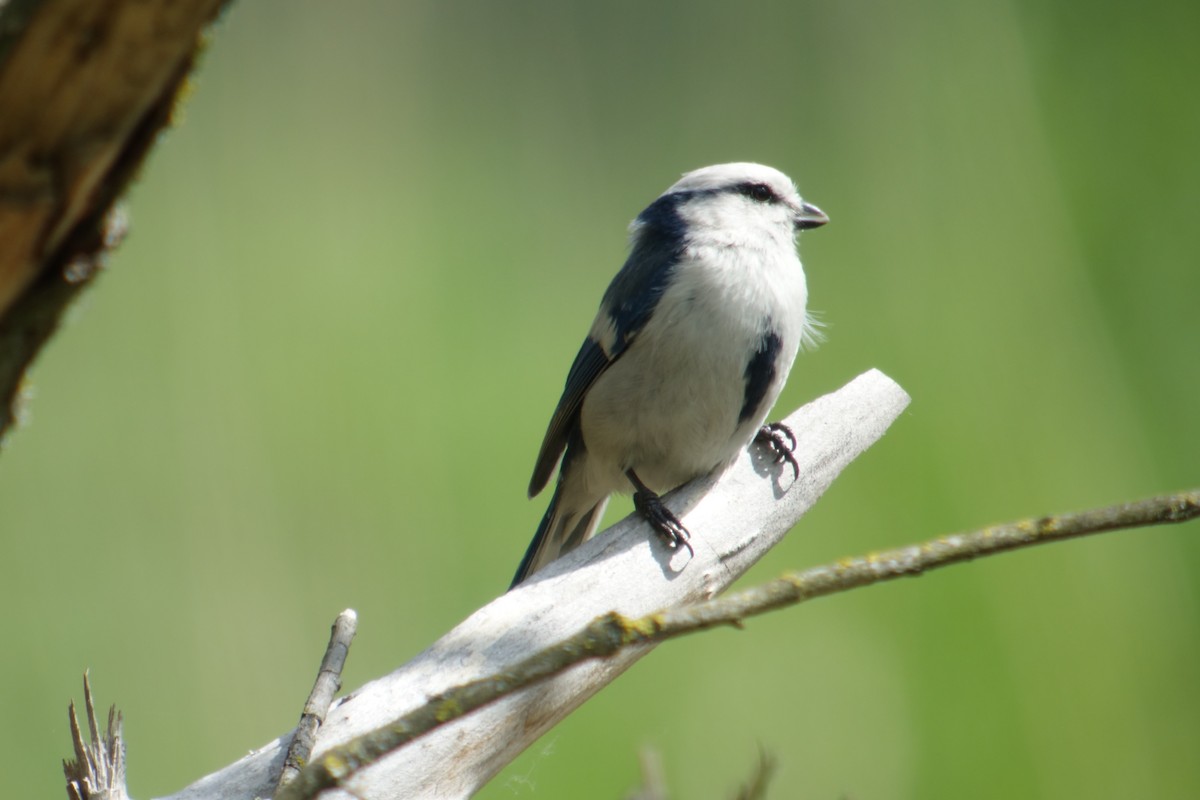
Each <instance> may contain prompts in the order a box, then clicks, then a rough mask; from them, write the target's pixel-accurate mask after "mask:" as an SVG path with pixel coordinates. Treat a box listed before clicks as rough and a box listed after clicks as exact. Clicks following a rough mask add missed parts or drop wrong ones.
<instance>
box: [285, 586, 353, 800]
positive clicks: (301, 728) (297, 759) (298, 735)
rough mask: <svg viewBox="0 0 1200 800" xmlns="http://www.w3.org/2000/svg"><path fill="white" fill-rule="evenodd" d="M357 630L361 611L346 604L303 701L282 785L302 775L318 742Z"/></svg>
mask: <svg viewBox="0 0 1200 800" xmlns="http://www.w3.org/2000/svg"><path fill="white" fill-rule="evenodd" d="M357 630H358V615H357V614H356V613H354V609H352V608H347V609H346V610H345V611H343V612H342V613H340V614H338V615H337V619H335V620H334V621H333V627H332V628H330V631H329V644H328V645H327V646H326V647H325V656H324V657H323V658H322V659H321V668H320V669H319V670H317V680H316V682H315V683H314V684H313V688H312V691H311V692H310V693H309V695H308V701H307V702H306V703H305V704H304V712H303V713H302V714H301V715H300V724H298V725H297V726H296V732H295V734H293V735H292V743H291V744H290V745H288V751H287V756H286V757H285V758H284V760H283V770H282V771H281V772H280V773H279V786H280V788H282V787H284V786H286V785H288V784H289V783H291V782H292V781H294V780H295V779H296V778H297V776H299V775H300V770H302V769H304V765H305V764H307V763H308V758H309V756H311V755H312V751H313V747H314V746H315V745H316V743H317V731H319V730H320V728H321V725H322V723H324V722H325V715H326V714H327V713H329V706H330V704H331V703H332V702H333V696H334V695H335V694H337V692H338V689H341V688H342V668H343V667H344V666H345V665H346V655H347V654H348V653H349V652H350V642H352V641H353V640H354V633H355V631H357Z"/></svg>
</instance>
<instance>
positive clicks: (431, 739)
mask: <svg viewBox="0 0 1200 800" xmlns="http://www.w3.org/2000/svg"><path fill="white" fill-rule="evenodd" d="M908 400H909V398H908V395H907V394H905V393H904V391H903V390H902V389H901V388H900V387H899V386H897V385H896V384H895V383H894V382H893V381H892V380H891V379H890V378H888V377H887V376H885V375H883V374H882V373H880V372H878V371H877V370H872V371H870V372H867V373H865V374H863V375H860V376H859V377H858V378H856V379H855V380H854V381H852V382H851V383H849V384H847V385H846V386H845V387H843V388H842V389H840V390H839V391H837V392H834V393H833V394H830V395H826V396H825V397H822V398H819V399H818V400H815V401H813V402H812V403H809V404H808V405H806V406H804V407H803V408H801V409H800V410H799V411H797V412H795V413H794V414H792V415H791V416H790V417H788V418H787V419H786V420H785V422H786V423H787V424H788V425H789V426H790V427H791V428H792V430H793V431H794V432H795V434H796V438H797V440H798V444H797V448H796V459H797V461H798V462H799V466H800V478H799V480H797V481H795V482H794V483H793V480H792V469H791V467H790V466H789V465H787V464H778V463H776V462H775V461H774V460H773V458H772V456H771V454H770V452H769V451H767V450H766V449H764V448H759V447H755V448H752V449H751V451H750V452H749V453H748V454H747V455H746V456H745V457H743V458H741V459H739V461H738V462H737V463H736V464H734V466H733V467H731V468H730V469H729V470H728V471H726V473H725V474H724V475H721V476H713V477H710V478H706V479H702V480H698V481H695V482H693V483H691V484H689V485H687V486H685V487H683V488H681V489H679V490H678V491H676V492H673V493H671V494H670V495H668V496H667V498H666V500H667V504H668V505H669V506H670V508H671V509H672V510H674V511H675V512H676V514H677V515H679V516H680V518H681V519H682V520H683V522H684V524H685V525H687V527H688V529H689V530H690V531H691V532H692V545H693V547H694V548H695V555H694V556H689V554H688V552H687V551H686V550H676V551H671V550H667V549H666V548H665V547H664V546H663V544H662V543H661V542H660V541H659V540H658V538H657V537H655V536H654V535H653V534H651V533H650V532H649V529H648V527H647V526H646V525H645V524H644V523H643V522H641V520H639V519H637V518H627V519H625V520H623V521H622V522H620V523H618V524H617V525H614V526H613V527H612V528H610V529H609V530H608V531H605V532H604V533H602V534H601V535H599V536H598V537H596V538H595V539H593V540H592V541H590V542H588V543H586V544H585V545H583V546H582V547H580V548H578V549H577V550H575V551H573V552H571V553H568V554H567V555H566V556H564V557H563V558H562V559H560V560H559V561H557V562H555V563H554V564H551V565H549V566H548V567H546V568H545V569H544V570H542V571H541V572H539V573H538V574H537V575H535V576H534V577H533V578H532V579H530V580H529V581H528V582H527V583H525V584H523V585H521V586H520V587H518V588H517V589H516V590H514V591H512V592H510V593H508V594H506V595H504V596H502V597H500V598H498V599H497V600H495V601H493V602H492V603H490V604H489V605H487V606H485V607H484V608H482V609H480V610H479V611H477V612H475V614H473V615H472V616H471V617H469V618H468V619H467V620H466V621H464V622H463V623H462V624H460V625H459V626H458V627H456V628H455V629H454V630H452V631H450V632H449V633H448V634H446V635H445V636H444V637H442V639H440V640H439V641H438V642H436V643H435V644H434V645H433V646H432V647H430V648H429V649H428V650H426V651H425V652H424V653H422V654H421V655H419V656H417V657H416V658H415V659H413V661H411V662H409V663H408V664H406V665H405V666H403V667H401V668H400V669H398V670H396V671H395V672H393V673H392V674H390V675H388V676H386V677H384V678H381V679H379V680H376V681H373V682H371V683H369V684H367V685H366V686H364V687H362V688H361V689H359V690H358V691H356V692H354V693H353V694H352V695H350V697H349V698H347V699H346V700H344V701H343V702H341V703H340V704H339V705H337V706H336V707H335V708H334V709H333V710H331V711H330V713H329V715H328V718H327V720H326V723H325V725H324V727H323V728H322V730H321V735H320V740H319V742H318V745H317V749H316V752H317V753H318V754H319V753H321V752H322V751H324V750H326V749H327V748H329V747H330V746H332V745H334V744H338V743H341V742H345V741H347V740H348V739H350V738H352V737H354V736H357V735H359V734H362V733H364V732H366V731H368V730H371V729H374V728H377V727H380V726H382V725H385V724H386V723H387V722H389V721H390V720H393V719H395V718H397V717H399V716H401V715H402V714H404V713H405V712H407V711H410V710H412V709H413V708H415V707H417V706H419V705H421V704H422V703H423V702H424V701H425V699H426V698H427V697H428V696H429V695H431V694H435V693H438V692H442V691H445V690H446V689H448V688H450V687H452V686H455V685H458V684H462V683H466V682H468V681H471V680H475V679H478V678H480V677H483V676H486V675H491V674H498V673H502V672H503V671H504V670H506V669H507V668H509V667H510V666H511V665H513V664H515V663H517V662H518V661H520V660H521V659H523V658H524V657H526V656H527V655H529V654H530V653H533V652H535V651H537V650H540V649H542V648H544V647H548V646H550V645H552V644H554V643H555V642H557V641H559V640H561V639H564V638H566V637H567V636H569V635H571V634H573V633H575V632H576V631H578V630H579V629H580V628H582V627H583V626H585V625H586V624H587V623H588V622H590V621H591V620H592V619H594V618H595V617H597V616H599V615H601V614H603V613H605V612H608V611H618V612H620V613H622V614H625V615H627V616H631V617H637V616H642V615H644V614H648V613H650V612H652V611H655V610H657V609H660V608H665V607H668V606H672V605H678V604H681V603H687V602H691V601H695V600H699V599H706V598H709V597H712V596H714V595H716V594H717V593H719V592H721V591H722V590H723V589H725V588H726V587H727V586H729V584H731V583H732V582H733V581H734V580H736V579H737V578H738V577H739V576H740V575H741V574H742V573H743V572H745V571H746V570H747V569H748V568H749V567H750V566H751V565H752V564H754V562H755V561H757V560H758V559H759V558H760V557H761V556H762V555H763V554H764V553H765V552H766V551H767V550H769V549H770V548H771V547H772V546H773V545H775V544H776V543H778V542H779V541H780V540H781V539H782V538H783V536H784V534H786V533H787V531H788V530H789V529H790V528H791V527H792V526H793V525H794V524H795V523H796V521H797V520H798V519H799V518H800V517H801V516H802V515H803V514H804V513H805V512H806V511H807V510H808V509H809V508H810V507H812V505H813V504H814V503H815V502H816V500H817V498H819V497H820V496H821V494H822V493H823V492H824V491H825V489H826V488H827V487H828V486H829V485H830V483H832V481H833V479H834V478H835V477H837V475H838V474H839V473H840V472H841V470H842V469H843V468H845V467H846V466H847V465H848V464H849V463H850V462H851V461H853V460H854V459H855V458H856V457H857V456H858V455H859V454H860V453H862V452H863V451H864V450H865V449H866V448H867V447H869V446H870V445H871V444H873V443H874V442H875V441H877V440H878V439H879V438H880V437H881V436H882V435H883V433H884V431H886V430H887V428H888V426H889V425H890V424H891V423H892V421H893V420H895V418H896V417H897V416H898V415H899V414H900V413H901V412H902V411H903V410H904V408H905V407H906V406H907V405H908ZM650 649H651V648H649V647H645V648H640V649H635V650H631V651H628V652H623V653H621V654H619V655H617V656H615V657H613V658H611V659H607V660H604V661H600V662H590V663H584V664H581V665H579V666H578V667H576V668H573V669H571V670H569V671H568V672H566V673H564V674H562V675H559V676H558V677H556V678H553V679H551V680H548V681H546V682H545V683H542V684H539V685H537V686H534V687H531V688H529V689H526V690H524V691H521V692H518V693H516V694H513V695H511V696H509V697H506V698H504V699H502V700H500V701H498V702H496V703H494V704H492V705H490V706H488V707H486V708H484V709H482V710H480V711H479V712H477V713H475V714H472V715H470V716H468V717H465V718H464V719H461V720H459V721H457V722H454V723H452V724H450V725H446V726H444V727H442V728H439V729H437V730H436V731H434V732H433V733H431V734H429V735H428V736H425V737H423V738H422V739H419V740H418V741H416V742H414V743H413V744H412V745H410V746H409V747H406V748H404V749H402V750H400V751H398V752H396V753H394V754H392V755H390V756H388V757H387V758H385V759H384V760H383V761H382V762H380V763H379V764H377V765H375V766H372V767H370V768H367V769H365V770H363V771H362V772H361V773H360V774H359V775H357V776H356V777H355V778H354V779H353V780H352V781H351V784H350V785H351V788H352V789H353V790H354V792H355V793H357V794H358V795H359V796H360V797H369V798H372V800H385V798H402V797H403V798H411V797H422V798H462V797H469V796H470V795H471V794H472V793H474V792H475V791H476V790H477V789H478V788H479V787H480V786H482V785H483V784H484V783H485V782H486V781H487V780H488V779H490V778H491V777H492V776H493V775H495V774H496V773H497V772H499V771H500V769H502V768H503V767H504V766H505V765H506V764H507V763H508V762H509V761H511V760H512V759H513V758H515V757H516V755H517V754H518V753H520V752H521V751H522V750H523V749H525V747H527V746H528V745H529V744H531V743H532V742H533V741H534V740H535V739H537V737H538V736H540V735H541V734H542V733H544V732H545V731H547V730H549V729H550V728H551V727H552V726H553V725H554V724H555V723H557V722H558V721H559V720H561V719H562V718H564V717H565V716H567V714H569V713H570V712H571V711H573V710H574V709H575V708H577V707H578V706H579V705H580V704H581V703H583V702H584V701H585V700H586V699H587V698H589V697H590V696H591V695H593V694H594V693H595V692H597V691H598V690H599V689H600V688H602V687H603V686H604V685H606V684H607V683H609V682H610V681H612V680H613V679H614V678H615V677H616V676H617V675H619V674H620V673H621V672H623V671H624V670H625V669H627V668H628V667H629V666H630V665H631V664H632V663H633V662H634V661H636V660H637V659H638V658H640V657H641V656H643V655H645V654H646V653H647V652H649V650H650ZM288 738H289V737H288V736H283V737H280V738H279V739H277V740H276V741H274V742H272V743H271V744H269V745H267V746H266V747H264V748H262V749H261V750H259V751H256V752H254V753H252V754H250V755H249V756H247V757H245V758H243V759H242V760H240V761H238V762H236V763H235V764H233V765H231V766H229V767H227V768H225V769H223V770H221V771H220V772H217V773H215V774H213V775H210V776H208V777H207V778H204V779H202V780H201V781H199V782H197V783H196V784H193V785H192V786H190V787H188V788H187V789H184V790H183V791H181V792H179V793H177V794H175V795H172V796H171V798H170V799H169V800H201V798H214V800H215V798H222V799H223V800H239V799H240V798H245V800H251V798H254V797H265V796H267V795H268V794H270V793H271V791H272V790H273V789H274V782H275V779H276V778H277V776H278V774H279V769H280V767H281V765H282V760H283V754H284V750H285V749H286V746H287V742H288ZM327 796H329V797H331V798H332V797H335V796H339V797H343V798H350V797H352V795H351V794H349V793H347V792H340V791H332V792H329V793H328V795H327Z"/></svg>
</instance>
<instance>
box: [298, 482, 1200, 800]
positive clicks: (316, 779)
mask: <svg viewBox="0 0 1200 800" xmlns="http://www.w3.org/2000/svg"><path fill="white" fill-rule="evenodd" d="M1196 517H1200V489H1195V490H1192V491H1188V492H1180V493H1178V494H1172V495H1164V496H1162V497H1155V498H1151V499H1149V500H1141V501H1138V502H1134V503H1123V504H1121V505H1116V506H1109V507H1107V508H1100V509H1095V510H1092V511H1084V512H1080V513H1071V514H1059V515H1052V516H1046V517H1039V518H1035V519H1026V520H1021V521H1019V522H1013V523H1009V524H1007V525H997V526H993V527H989V528H984V529H982V530H979V531H974V532H971V533H959V534H953V535H950V536H943V537H940V538H938V539H932V540H930V541H927V542H923V543H921V544H917V545H912V546H909V547H901V548H897V549H894V550H883V551H880V552H877V553H871V554H868V555H865V556H860V557H856V558H847V559H842V560H840V561H837V562H834V563H832V564H826V565H823V566H819V567H813V568H812V569H807V570H804V571H802V572H796V573H790V574H788V575H784V576H783V577H781V578H778V579H776V580H774V581H771V582H769V583H766V584H763V585H761V586H757V587H754V588H752V589H748V590H746V591H742V592H738V593H737V594H733V595H730V596H728V597H724V598H718V599H714V600H708V601H705V602H700V603H696V604H693V605H687V606H682V607H678V608H668V609H664V610H663V611H660V612H657V613H654V614H649V615H647V616H644V617H640V618H637V619H629V618H627V617H624V616H622V615H621V614H618V613H616V612H610V613H608V614H605V615H603V616H601V617H598V618H597V619H595V620H593V621H592V622H591V623H589V624H588V625H587V626H586V627H584V628H583V629H582V630H580V631H579V632H578V633H576V634H575V635H574V636H571V637H569V638H567V639H565V640H564V641H562V642H560V643H558V644H556V645H554V646H552V647H549V648H546V649H544V650H542V651H540V652H538V653H535V654H533V655H532V656H530V657H529V658H527V659H525V660H524V661H522V662H521V663H519V664H516V665H515V666H513V667H512V668H511V669H509V670H506V671H504V672H502V673H498V674H495V675H490V676H488V677H486V678H482V679H480V680H477V681H471V682H470V683H467V684H463V685H461V686H456V687H454V688H453V689H450V690H448V691H445V692H442V693H440V694H438V695H436V696H434V697H432V698H430V700H429V701H428V702H427V703H426V704H425V705H423V706H421V707H420V708H418V709H416V710H414V711H412V712H410V713H408V714H405V715H404V716H403V717H401V718H400V719H398V720H396V721H395V722H393V723H391V724H389V725H386V726H383V727H380V728H377V729H376V730H373V731H370V732H368V733H366V734H364V735H362V736H359V737H356V738H355V739H352V740H351V741H349V742H347V743H345V744H343V745H340V746H338V747H335V748H333V749H331V750H329V751H327V752H326V753H325V754H324V755H322V756H321V757H320V758H318V759H316V760H315V761H314V762H313V763H312V764H311V765H309V767H308V768H307V769H305V770H304V772H303V773H301V776H300V777H299V778H298V779H297V780H296V781H295V782H293V783H292V784H290V785H289V786H288V787H287V788H286V789H285V790H283V791H282V792H280V794H279V795H277V797H276V800H309V798H313V797H315V796H316V795H317V794H318V793H319V792H321V791H323V790H325V789H328V788H332V787H335V786H340V785H343V784H344V782H345V781H346V780H347V779H349V778H350V777H352V776H353V775H354V774H356V773H357V772H358V771H359V770H360V769H362V768H363V767H365V766H368V765H370V764H372V763H375V762H376V761H378V760H379V759H380V758H382V757H383V756H385V755H387V754H388V753H391V752H393V751H395V750H397V749H399V748H401V747H404V746H405V745H407V744H409V743H410V742H412V741H414V740H415V739H417V738H419V737H421V736H423V735H425V734H426V733H428V732H430V731H432V730H434V729H436V728H438V727H441V726H442V725H446V724H448V723H450V722H453V721H454V720H457V719H459V718H461V717H463V716H465V715H466V714H469V713H471V712H472V711H474V710H476V709H479V708H482V707H483V706H486V705H488V704H489V703H493V702H495V701H496V700H499V699H500V698H502V697H505V696H508V695H510V694H513V693H515V692H518V691H520V690H522V689H524V688H526V687H528V686H531V685H533V684H535V683H538V682H540V681H543V680H545V679H547V678H549V677H552V676H554V675H558V674H561V673H562V672H564V671H566V670H567V669H569V668H571V667H573V666H575V665H576V664H579V663H581V662H583V661H590V660H594V659H601V658H608V657H611V656H612V655H614V654H616V653H618V652H620V651H622V650H624V649H626V648H630V647H636V646H644V645H648V644H655V643H658V642H662V641H665V640H667V639H672V638H675V637H677V636H682V635H684V634H687V633H694V632H696V631H701V630H705V629H708V628H712V627H715V626H718V625H733V626H738V627H740V626H741V624H742V622H743V621H744V620H746V619H747V618H749V617H753V616H756V615H758V614H763V613H766V612H768V611H772V610H774V609H778V608H782V607H784V606H790V605H796V604H797V603H802V602H804V601H805V600H811V599H814V598H817V597H824V596H826V595H830V594H835V593H837V592H844V591H848V590H850V589H856V588H858V587H861V586H869V585H870V584H873V583H880V582H882V581H887V580H892V579H894V578H902V577H908V576H915V575H921V574H923V573H925V572H928V571H929V570H932V569H937V568H940V567H946V566H950V565H951V564H957V563H959V562H962V561H970V560H972V559H975V558H982V557H983V556H988V555H993V554H996V553H1003V552H1006V551H1009V550H1016V549H1018V548H1021V547H1030V546H1032V545H1036V544H1044V543H1046V542H1054V541H1059V540H1063V539H1070V538H1073V537H1077V536H1085V535H1089V534H1094V533H1102V532H1104V531H1111V530H1117V529H1122V528H1135V527H1141V526H1145V525H1157V524H1164V523H1172V522H1184V521H1186V520H1190V519H1195V518H1196Z"/></svg>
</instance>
